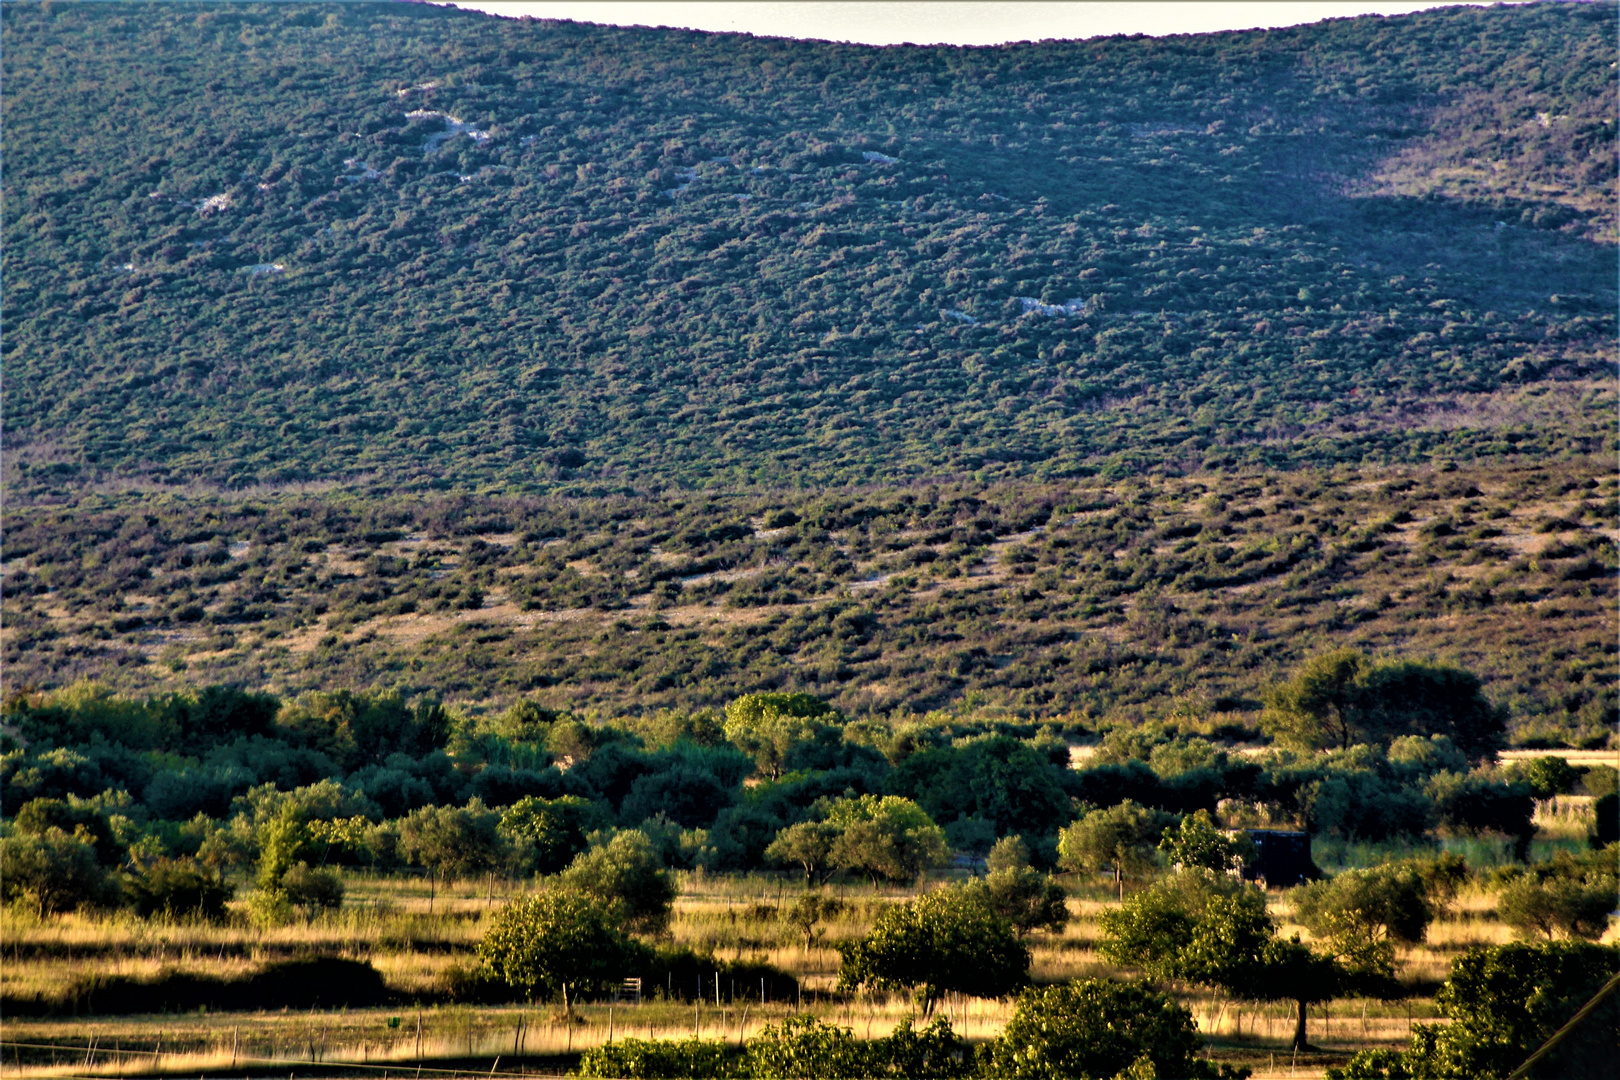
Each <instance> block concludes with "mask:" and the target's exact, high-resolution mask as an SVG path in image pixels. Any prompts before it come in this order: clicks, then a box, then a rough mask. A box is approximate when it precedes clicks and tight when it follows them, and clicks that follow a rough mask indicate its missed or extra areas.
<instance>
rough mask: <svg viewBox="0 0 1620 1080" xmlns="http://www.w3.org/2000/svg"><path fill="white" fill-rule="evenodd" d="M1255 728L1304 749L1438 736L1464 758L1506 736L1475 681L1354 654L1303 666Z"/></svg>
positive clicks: (1275, 691) (1463, 674)
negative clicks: (1456, 749)
mask: <svg viewBox="0 0 1620 1080" xmlns="http://www.w3.org/2000/svg"><path fill="white" fill-rule="evenodd" d="M1265 704H1266V708H1265V711H1264V712H1263V713H1262V714H1261V721H1260V722H1261V725H1262V726H1263V727H1264V728H1265V729H1266V731H1267V732H1268V733H1269V734H1270V735H1271V736H1272V737H1273V738H1275V739H1277V740H1279V741H1281V742H1284V743H1287V744H1289V745H1293V746H1298V747H1303V748H1307V749H1323V748H1327V747H1337V748H1339V749H1341V750H1342V749H1347V748H1349V747H1350V746H1352V745H1354V744H1356V743H1378V744H1380V745H1384V746H1387V745H1389V743H1390V742H1391V741H1392V740H1394V739H1395V738H1397V737H1400V736H1403V735H1423V736H1435V735H1444V736H1446V737H1447V738H1449V739H1450V740H1451V742H1452V743H1454V744H1455V745H1456V746H1457V748H1458V749H1460V750H1462V751H1463V752H1464V753H1465V754H1467V755H1468V756H1469V757H1471V758H1474V759H1476V760H1477V759H1483V758H1486V757H1489V756H1490V755H1492V754H1494V753H1495V752H1496V750H1497V749H1498V747H1499V744H1500V743H1501V740H1502V736H1503V733H1504V731H1505V730H1506V721H1505V718H1504V716H1503V714H1502V711H1501V710H1499V709H1497V708H1496V707H1495V706H1493V705H1492V704H1491V703H1490V702H1489V701H1487V700H1486V699H1485V696H1484V694H1483V693H1482V691H1481V689H1480V682H1479V678H1478V676H1476V675H1474V674H1472V673H1470V672H1467V671H1463V670H1461V669H1460V668H1451V667H1444V666H1441V665H1436V664H1420V663H1413V662H1409V661H1384V662H1377V663H1374V662H1371V661H1369V660H1368V659H1367V658H1366V657H1365V656H1363V655H1362V654H1361V653H1360V652H1358V651H1357V650H1355V649H1336V650H1334V651H1333V652H1329V653H1324V654H1322V655H1320V656H1314V657H1311V658H1310V659H1309V660H1306V661H1305V662H1304V663H1303V664H1302V665H1300V667H1299V668H1298V669H1297V670H1296V671H1295V672H1294V675H1293V677H1292V678H1290V679H1289V680H1288V681H1287V682H1284V683H1280V684H1278V685H1276V686H1273V687H1271V688H1270V689H1269V690H1268V691H1267V692H1266V694H1265Z"/></svg>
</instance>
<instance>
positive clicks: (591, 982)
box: [478, 889, 643, 1017]
mask: <svg viewBox="0 0 1620 1080" xmlns="http://www.w3.org/2000/svg"><path fill="white" fill-rule="evenodd" d="M619 925H620V920H619V918H618V915H617V913H616V912H615V911H614V910H613V909H612V908H611V907H609V906H608V905H607V904H604V903H603V902H602V901H601V900H600V899H598V898H597V897H594V896H588V895H586V894H584V893H580V892H576V891H574V890H572V889H548V890H547V891H545V892H543V893H539V894H536V895H534V896H530V897H526V898H525V899H522V900H518V901H515V902H513V903H511V904H508V905H507V906H506V907H504V908H502V909H501V910H500V911H498V912H497V913H496V914H495V918H494V921H493V923H492V924H491V926H490V928H489V930H488V932H486V933H485V935H484V938H483V940H482V941H481V942H479V944H478V959H479V961H480V962H481V963H482V964H484V965H485V967H487V968H488V970H489V971H490V972H491V973H493V974H494V976H495V977H496V978H498V979H499V980H501V981H502V982H504V983H505V984H506V985H508V986H510V987H512V988H514V989H516V990H520V991H522V992H523V994H524V995H525V996H526V997H528V998H530V999H531V1000H532V999H534V998H535V997H536V996H539V997H540V998H542V999H545V998H549V997H550V996H551V995H553V994H557V995H560V996H561V998H562V1003H563V1007H564V1008H565V1009H566V1010H568V1013H569V1016H570V1017H572V1015H573V1007H574V1002H575V1001H577V1000H578V999H579V997H580V995H582V994H590V993H599V992H601V991H604V990H607V989H609V988H611V987H613V986H616V985H618V984H619V983H620V982H621V981H622V980H623V979H624V978H625V977H626V976H627V975H628V974H629V972H630V971H631V970H632V969H633V968H634V967H635V966H636V965H637V964H638V963H639V962H640V961H641V960H642V959H643V951H642V950H641V949H638V948H637V947H636V945H635V943H634V942H632V941H631V940H630V939H629V938H628V937H626V936H625V934H624V932H623V931H622V930H620V929H619Z"/></svg>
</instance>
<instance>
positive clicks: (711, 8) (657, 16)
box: [455, 0, 1447, 45]
mask: <svg viewBox="0 0 1620 1080" xmlns="http://www.w3.org/2000/svg"><path fill="white" fill-rule="evenodd" d="M455 6H456V7H460V8H466V9H471V10H476V11H485V12H489V13H490V14H492V15H502V16H507V17H511V18H518V17H522V16H525V15H527V16H532V17H533V18H537V19H572V20H575V21H577V22H593V23H611V24H615V25H619V26H675V27H684V28H686V29H691V30H718V31H741V32H744V33H750V34H761V35H767V36H770V37H795V38H820V39H823V40H828V41H858V42H863V43H865V44H868V45H898V44H902V43H910V44H913V45H997V44H1000V43H1002V42H1004V41H1039V40H1042V39H1046V38H1086V37H1098V36H1103V35H1108V34H1155V35H1157V34H1205V33H1212V32H1214V31H1217V30H1249V29H1254V28H1256V27H1277V26H1296V25H1298V24H1300V23H1310V22H1317V21H1319V20H1322V19H1335V18H1346V17H1349V16H1352V15H1367V14H1378V15H1404V14H1407V13H1408V12H1412V11H1421V10H1423V9H1425V8H1433V7H1443V6H1447V5H1443V4H1437V3H1432V2H1431V3H1383V2H1376V0H1372V2H1365V0H1364V2H1360V3H1357V2H1355V0H1318V2H1313V3H1297V2H1291V0H1270V2H1242V3H1238V2H1232V3H1228V2H1225V0H1199V2H1184V0H1154V2H1143V0H1134V2H1121V0H1112V2H1103V0H1085V2H1064V0H1042V2H1035V3H1005V2H1001V3H988V2H980V0H864V2H852V0H832V2H829V0H792V2H763V0H726V2H712V0H710V2H687V0H659V2H646V0H606V2H604V0H458V2H457V3H456V4H455Z"/></svg>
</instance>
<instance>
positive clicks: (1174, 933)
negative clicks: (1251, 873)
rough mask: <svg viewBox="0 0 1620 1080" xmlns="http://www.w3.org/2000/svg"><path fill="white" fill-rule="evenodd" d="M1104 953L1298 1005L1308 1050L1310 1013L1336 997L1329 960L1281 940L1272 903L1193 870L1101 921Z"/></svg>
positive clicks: (1336, 978) (1299, 1044) (1297, 1041)
mask: <svg viewBox="0 0 1620 1080" xmlns="http://www.w3.org/2000/svg"><path fill="white" fill-rule="evenodd" d="M1102 930H1103V935H1104V936H1103V941H1102V943H1101V945H1100V951H1101V952H1102V954H1103V955H1104V956H1106V957H1108V958H1109V959H1110V960H1113V961H1114V962H1115V963H1119V964H1123V965H1127V966H1131V967H1136V968H1138V969H1140V970H1142V971H1144V972H1146V973H1147V974H1149V975H1152V976H1154V977H1156V978H1162V979H1185V980H1186V981H1188V982H1196V983H1203V984H1204V985H1206V986H1215V987H1219V988H1221V989H1223V990H1225V991H1227V992H1228V993H1230V994H1233V995H1234V996H1236V997H1241V998H1248V999H1250V1000H1257V1001H1279V1000H1289V1001H1293V1002H1294V1003H1295V1005H1296V1006H1297V1014H1296V1022H1295V1028H1294V1046H1295V1047H1296V1048H1300V1049H1303V1048H1304V1047H1305V1046H1306V1033H1305V1020H1306V1015H1307V1013H1306V1010H1307V1007H1308V1006H1309V1005H1310V1004H1311V1003H1313V1002H1317V1001H1325V1000H1327V999H1329V998H1332V997H1335V996H1337V994H1338V992H1339V986H1340V982H1341V977H1342V971H1341V969H1340V967H1339V965H1338V964H1337V963H1336V962H1335V961H1334V959H1333V958H1332V957H1330V956H1324V955H1321V954H1318V953H1314V952H1312V951H1311V950H1310V949H1309V948H1307V947H1306V946H1304V945H1301V944H1300V943H1299V942H1298V941H1297V940H1294V941H1286V940H1283V939H1281V938H1279V937H1278V936H1277V929H1276V926H1275V925H1274V924H1273V923H1272V921H1271V917H1270V916H1269V915H1268V914H1267V913H1266V901H1265V895H1264V894H1263V893H1261V892H1260V890H1259V889H1257V888H1255V887H1254V886H1252V885H1243V884H1242V883H1240V882H1238V881H1235V880H1234V879H1232V878H1230V877H1228V876H1226V875H1225V874H1216V873H1214V872H1212V871H1209V870H1204V869H1195V870H1186V871H1182V872H1181V873H1177V874H1173V875H1171V876H1169V877H1167V878H1165V879H1163V880H1161V881H1158V882H1155V883H1154V884H1153V885H1152V886H1151V887H1149V888H1147V889H1144V890H1142V891H1141V892H1139V893H1136V894H1135V895H1133V896H1131V897H1130V898H1129V899H1128V900H1126V901H1125V902H1124V903H1123V904H1121V905H1120V906H1119V907H1118V908H1116V909H1114V910H1112V911H1109V912H1107V913H1105V914H1104V915H1103V917H1102Z"/></svg>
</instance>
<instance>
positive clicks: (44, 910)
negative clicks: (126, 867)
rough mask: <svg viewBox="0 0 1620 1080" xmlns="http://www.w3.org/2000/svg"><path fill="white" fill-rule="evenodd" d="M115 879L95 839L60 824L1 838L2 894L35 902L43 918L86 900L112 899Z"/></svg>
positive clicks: (91, 901)
mask: <svg viewBox="0 0 1620 1080" xmlns="http://www.w3.org/2000/svg"><path fill="white" fill-rule="evenodd" d="M116 895H117V891H116V886H115V885H114V883H113V880H112V879H111V878H109V877H108V876H107V872H106V871H105V870H103V869H102V868H101V865H100V864H99V863H98V862H97V861H96V849H95V845H94V844H93V843H92V842H90V841H88V840H81V839H79V838H78V837H76V836H69V835H67V834H66V833H64V832H63V831H62V830H61V829H58V828H54V827H53V828H48V829H46V830H45V831H44V832H40V833H23V832H18V833H13V834H12V835H11V836H7V837H4V838H0V897H3V898H4V899H5V901H6V902H7V903H11V902H13V901H16V900H22V901H25V902H27V903H30V904H32V905H33V906H34V907H35V909H36V910H37V911H38V912H39V915H40V918H44V917H45V916H46V915H49V914H54V913H56V912H62V911H72V910H73V909H74V908H77V907H80V906H82V905H86V904H111V903H112V902H113V901H114V900H115V898H116Z"/></svg>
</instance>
